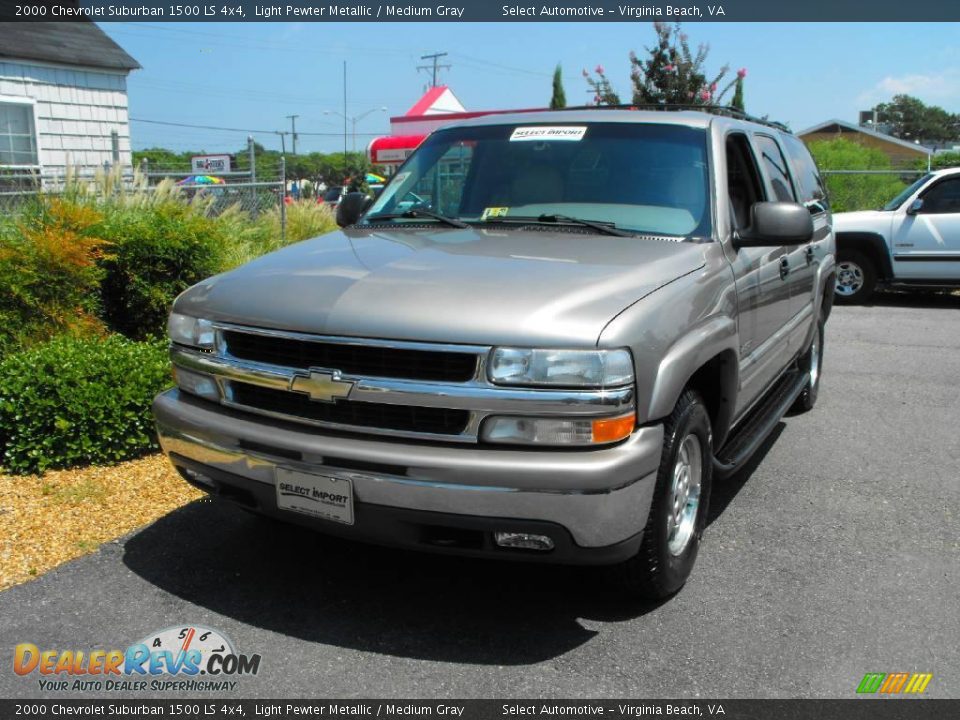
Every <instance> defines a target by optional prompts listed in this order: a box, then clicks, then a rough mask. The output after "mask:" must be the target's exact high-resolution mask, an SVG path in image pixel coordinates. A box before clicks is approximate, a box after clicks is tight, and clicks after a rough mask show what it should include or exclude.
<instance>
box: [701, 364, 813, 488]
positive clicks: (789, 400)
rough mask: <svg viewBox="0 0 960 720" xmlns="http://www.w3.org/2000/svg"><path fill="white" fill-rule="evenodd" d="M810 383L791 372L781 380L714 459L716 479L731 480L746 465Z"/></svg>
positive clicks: (805, 375)
mask: <svg viewBox="0 0 960 720" xmlns="http://www.w3.org/2000/svg"><path fill="white" fill-rule="evenodd" d="M807 380H808V377H807V374H806V373H803V372H800V371H799V370H791V371H790V372H788V373H786V374H785V375H784V376H783V377H782V378H780V380H779V381H778V382H777V384H776V385H774V386H773V388H772V389H771V390H770V391H769V392H768V393H767V395H766V396H765V397H764V398H763V400H762V401H761V402H760V404H759V405H757V407H756V408H754V410H753V412H752V413H751V415H750V417H749V418H747V420H746V421H745V422H744V423H743V424H741V425H740V427H738V428H737V429H736V430H735V431H734V432H733V435H731V436H730V437H729V438H728V439H727V442H726V443H725V444H724V446H723V447H722V448H720V450H719V451H718V452H717V453H716V455H715V456H714V458H713V473H714V476H715V477H718V478H721V479H722V478H725V477H729V476H730V475H733V474H734V473H735V472H737V471H738V470H739V469H740V468H742V467H743V466H744V465H745V464H746V462H747V461H748V460H749V459H750V457H751V456H752V455H753V454H754V453H755V452H756V451H757V448H759V447H760V445H762V444H763V441H764V440H765V439H766V437H767V435H769V434H770V433H771V432H773V429H774V428H775V427H776V426H777V423H778V422H780V418H782V417H783V416H784V415H785V414H786V413H787V410H789V409H790V406H791V405H793V403H794V401H795V400H796V399H797V398H798V397H799V396H800V393H802V392H803V390H804V388H805V387H806V386H807Z"/></svg>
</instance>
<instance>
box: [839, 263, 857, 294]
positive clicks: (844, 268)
mask: <svg viewBox="0 0 960 720" xmlns="http://www.w3.org/2000/svg"><path fill="white" fill-rule="evenodd" d="M863 282H864V276H863V268H862V267H860V266H859V265H857V264H856V263H855V262H851V261H850V260H843V261H842V262H841V263H840V264H839V265H838V266H837V287H836V292H837V295H842V296H843V297H852V296H853V295H856V294H857V293H858V292H860V290H861V289H862V288H863Z"/></svg>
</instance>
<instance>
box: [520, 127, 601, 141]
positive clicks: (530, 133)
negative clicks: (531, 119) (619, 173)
mask: <svg viewBox="0 0 960 720" xmlns="http://www.w3.org/2000/svg"><path fill="white" fill-rule="evenodd" d="M586 132H587V126H586V125H576V126H574V125H540V126H528V127H518V128H516V129H515V130H514V131H513V134H512V135H511V136H510V142H514V141H516V140H569V141H573V142H579V141H580V140H583V136H584V135H585V134H586Z"/></svg>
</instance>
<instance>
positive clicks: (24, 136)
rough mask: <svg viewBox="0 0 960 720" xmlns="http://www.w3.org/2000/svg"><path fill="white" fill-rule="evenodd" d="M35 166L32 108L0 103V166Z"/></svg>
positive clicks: (25, 105)
mask: <svg viewBox="0 0 960 720" xmlns="http://www.w3.org/2000/svg"><path fill="white" fill-rule="evenodd" d="M37 165H38V161H37V136H36V129H35V128H34V126H33V106H32V105H30V104H28V103H18V102H3V101H0V166H13V167H36V166H37Z"/></svg>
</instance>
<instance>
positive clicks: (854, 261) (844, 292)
mask: <svg viewBox="0 0 960 720" xmlns="http://www.w3.org/2000/svg"><path fill="white" fill-rule="evenodd" d="M876 286H877V268H876V265H874V263H873V261H872V260H871V259H870V258H869V257H867V256H866V255H864V254H863V253H862V252H859V251H858V250H848V251H845V252H841V253H840V261H839V262H838V263H837V285H836V288H835V289H834V293H835V295H836V301H837V302H838V303H841V304H844V305H853V304H855V303H862V302H866V301H867V300H868V299H869V298H870V296H871V295H873V291H874V289H876Z"/></svg>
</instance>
